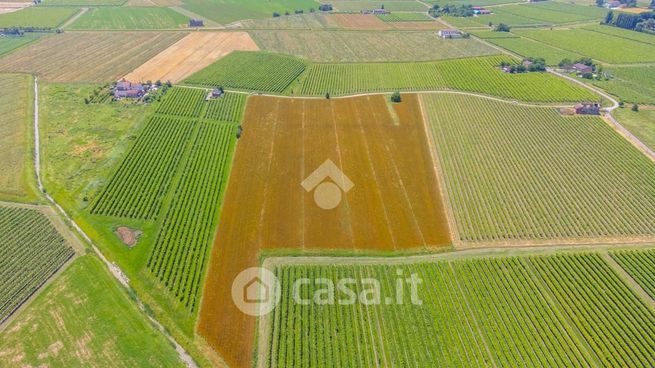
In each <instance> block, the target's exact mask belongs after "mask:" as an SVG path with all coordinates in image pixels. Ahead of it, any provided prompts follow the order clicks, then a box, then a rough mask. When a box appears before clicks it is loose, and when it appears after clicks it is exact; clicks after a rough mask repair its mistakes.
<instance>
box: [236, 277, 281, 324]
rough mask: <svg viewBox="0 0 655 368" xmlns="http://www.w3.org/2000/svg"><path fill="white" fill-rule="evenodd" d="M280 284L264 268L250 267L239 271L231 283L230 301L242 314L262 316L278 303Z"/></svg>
mask: <svg viewBox="0 0 655 368" xmlns="http://www.w3.org/2000/svg"><path fill="white" fill-rule="evenodd" d="M279 289H280V283H279V281H278V279H277V277H275V274H274V273H273V272H271V271H269V270H268V269H266V268H262V267H251V268H248V269H246V270H244V271H241V272H240V273H239V274H238V275H237V277H236V278H235V279H234V282H233V283H232V300H233V302H234V304H235V305H236V306H237V308H239V310H241V312H243V313H244V314H247V315H250V316H256V317H258V316H264V315H266V314H268V313H270V312H272V311H273V310H274V309H275V307H276V306H277V305H278V303H279V302H280V294H279V293H278V292H277V290H279Z"/></svg>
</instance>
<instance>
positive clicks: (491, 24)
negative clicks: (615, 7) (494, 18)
mask: <svg viewBox="0 0 655 368" xmlns="http://www.w3.org/2000/svg"><path fill="white" fill-rule="evenodd" d="M653 1H655V0H653ZM493 26H494V23H493V22H489V28H491V27H493Z"/></svg>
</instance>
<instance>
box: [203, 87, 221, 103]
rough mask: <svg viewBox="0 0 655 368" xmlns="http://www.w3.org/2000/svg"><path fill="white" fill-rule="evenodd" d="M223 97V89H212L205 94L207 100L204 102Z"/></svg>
mask: <svg viewBox="0 0 655 368" xmlns="http://www.w3.org/2000/svg"><path fill="white" fill-rule="evenodd" d="M224 96H225V90H223V87H218V88H214V89H213V90H211V91H210V92H209V93H208V94H207V98H205V100H207V101H209V100H214V99H217V98H223V97H224Z"/></svg>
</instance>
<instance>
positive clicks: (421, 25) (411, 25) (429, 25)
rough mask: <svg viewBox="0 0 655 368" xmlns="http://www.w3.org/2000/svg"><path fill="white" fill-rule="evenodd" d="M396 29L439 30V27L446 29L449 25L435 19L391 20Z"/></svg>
mask: <svg viewBox="0 0 655 368" xmlns="http://www.w3.org/2000/svg"><path fill="white" fill-rule="evenodd" d="M389 23H391V25H392V26H393V27H394V28H395V29H402V30H413V29H416V30H426V29H427V30H430V29H434V30H438V29H446V28H447V27H446V26H445V25H444V24H443V23H441V22H439V21H434V22H389Z"/></svg>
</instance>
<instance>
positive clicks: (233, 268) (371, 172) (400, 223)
mask: <svg viewBox="0 0 655 368" xmlns="http://www.w3.org/2000/svg"><path fill="white" fill-rule="evenodd" d="M391 111H393V113H392V112H391ZM423 124H424V123H423V119H422V116H421V112H420V106H419V103H418V99H417V97H416V96H415V95H404V100H403V102H402V103H401V104H398V105H394V107H393V109H392V108H390V107H389V106H388V105H387V102H386V101H385V97H383V96H379V95H378V96H364V97H356V98H345V99H332V100H324V99H285V98H275V97H262V96H254V97H251V98H250V99H249V102H248V107H247V111H246V116H245V120H244V129H245V130H244V134H243V136H242V137H241V140H240V141H239V144H238V146H237V153H236V159H235V164H234V167H233V169H232V173H231V177H230V183H229V185H228V189H227V193H226V198H225V203H224V207H223V214H222V216H221V222H220V224H219V226H218V232H217V236H216V239H215V244H214V248H213V253H212V259H211V261H210V265H209V271H208V276H207V281H206V283H205V290H204V298H203V302H202V307H201V311H200V321H199V326H198V330H199V333H200V334H201V335H202V336H204V337H205V339H206V340H207V341H208V342H209V343H210V345H211V346H213V347H214V348H215V349H216V350H217V351H218V352H219V353H220V354H221V355H222V356H223V358H224V359H225V360H226V361H227V363H228V364H229V365H230V366H232V367H249V366H251V363H252V362H251V360H252V349H253V344H254V338H255V319H254V318H251V317H248V316H246V315H244V314H242V313H241V312H240V311H239V310H238V309H237V308H236V306H235V305H234V304H233V303H232V301H231V296H230V295H231V285H232V280H234V278H235V276H236V275H237V274H238V273H239V272H241V271H242V270H244V269H246V268H248V267H252V266H256V265H257V264H258V259H259V256H260V252H261V251H262V250H264V249H274V248H284V249H296V250H310V251H316V250H328V249H329V250H333V249H341V250H352V251H356V250H361V251H376V252H379V251H400V250H404V249H416V248H438V247H444V246H448V245H449V244H451V241H450V235H449V231H448V225H447V220H446V215H445V212H444V210H443V207H442V201H441V197H440V191H439V185H438V180H437V176H436V173H435V171H434V165H433V162H432V158H431V154H430V151H429V148H428V147H429V145H428V142H427V138H426V136H425V128H424V125H423ZM328 159H329V160H332V161H333V162H334V163H335V164H336V166H338V167H339V168H340V169H341V170H342V171H343V172H344V173H345V175H346V176H348V177H349V178H350V180H352V182H353V183H354V187H353V188H352V189H351V190H350V191H349V192H347V193H346V194H344V196H343V200H342V202H341V203H340V204H339V205H338V206H337V207H335V208H334V209H331V210H324V209H321V208H319V207H318V206H317V205H316V203H314V196H313V192H306V191H305V189H303V187H302V186H301V182H302V181H303V180H304V179H305V178H306V177H308V176H309V175H310V174H311V173H312V172H314V170H315V169H317V168H318V167H319V166H320V165H321V164H323V163H324V162H325V161H326V160H328Z"/></svg>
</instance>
